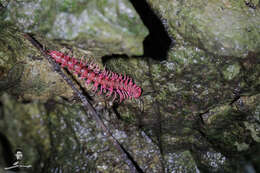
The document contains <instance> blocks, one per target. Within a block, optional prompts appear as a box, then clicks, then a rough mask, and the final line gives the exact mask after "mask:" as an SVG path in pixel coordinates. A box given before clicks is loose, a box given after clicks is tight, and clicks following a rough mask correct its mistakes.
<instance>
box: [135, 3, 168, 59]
mask: <svg viewBox="0 0 260 173" xmlns="http://www.w3.org/2000/svg"><path fill="white" fill-rule="evenodd" d="M130 2H131V3H132V5H133V6H134V8H135V10H136V11H137V13H138V14H139V16H140V18H141V20H142V21H143V24H144V25H145V26H146V27H147V29H148V30H149V35H148V36H147V37H146V38H145V40H144V41H143V47H144V55H143V56H145V57H151V58H153V59H154V60H158V61H162V60H166V58H167V53H168V50H169V49H170V47H171V44H172V40H171V38H170V37H169V35H168V33H167V31H166V28H165V26H164V25H163V23H162V20H161V19H160V18H159V17H158V16H157V15H156V14H155V13H154V11H153V10H152V9H151V8H150V6H149V4H148V3H147V2H146V0H130Z"/></svg>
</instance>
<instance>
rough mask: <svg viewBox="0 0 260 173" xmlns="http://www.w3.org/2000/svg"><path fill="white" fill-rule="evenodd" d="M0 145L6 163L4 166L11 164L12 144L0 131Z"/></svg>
mask: <svg viewBox="0 0 260 173" xmlns="http://www.w3.org/2000/svg"><path fill="white" fill-rule="evenodd" d="M0 145H1V146H0V147H2V152H3V153H2V156H3V159H4V161H5V163H6V166H10V165H12V162H13V152H12V146H11V143H10V142H9V140H8V138H7V137H6V136H5V135H4V134H2V133H1V132H0ZM0 154H1V153H0Z"/></svg>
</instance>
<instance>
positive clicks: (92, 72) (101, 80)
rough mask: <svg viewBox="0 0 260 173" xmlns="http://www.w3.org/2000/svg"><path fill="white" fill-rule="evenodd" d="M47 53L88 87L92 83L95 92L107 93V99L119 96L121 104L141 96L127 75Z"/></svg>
mask: <svg viewBox="0 0 260 173" xmlns="http://www.w3.org/2000/svg"><path fill="white" fill-rule="evenodd" d="M47 52H48V54H49V55H50V56H51V57H52V58H53V59H54V60H55V61H56V63H59V64H60V65H61V67H63V68H67V69H68V70H69V71H70V72H72V73H75V74H77V75H78V76H79V77H80V79H82V80H85V84H86V85H89V84H90V83H92V84H93V91H94V92H97V91H98V90H100V91H99V92H98V94H101V93H107V94H106V96H107V97H109V96H112V95H113V94H114V97H113V101H114V100H115V99H116V98H117V97H118V96H119V99H120V102H122V101H123V100H124V99H132V98H136V99H137V98H139V97H140V96H141V93H142V89H141V88H140V87H139V86H137V85H136V84H134V83H133V80H132V78H130V77H128V76H126V75H122V74H117V73H114V72H112V71H109V70H106V69H104V70H101V69H100V68H99V67H98V65H97V64H95V63H93V62H83V61H82V60H81V61H79V60H78V59H76V58H74V57H70V56H68V55H65V54H63V53H62V52H59V51H54V50H48V51H47Z"/></svg>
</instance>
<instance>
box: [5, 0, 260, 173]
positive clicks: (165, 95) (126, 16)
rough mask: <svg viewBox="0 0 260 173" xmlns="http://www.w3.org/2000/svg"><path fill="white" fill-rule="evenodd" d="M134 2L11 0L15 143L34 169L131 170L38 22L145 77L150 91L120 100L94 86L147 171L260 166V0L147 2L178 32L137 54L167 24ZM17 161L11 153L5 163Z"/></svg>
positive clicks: (9, 78)
mask: <svg viewBox="0 0 260 173" xmlns="http://www.w3.org/2000/svg"><path fill="white" fill-rule="evenodd" d="M130 2H132V3H133V1H129V2H128V1H124V0H119V1H116V0H109V1H94V0H93V1H88V2H87V3H86V2H85V1H80V0H78V1H73V3H72V2H70V1H65V0H64V1H28V2H27V1H26V2H19V3H14V2H12V3H10V4H9V6H8V8H7V9H5V10H4V11H0V12H1V19H4V20H1V22H0V28H1V30H0V93H1V97H0V119H1V122H0V137H1V136H5V138H7V139H8V141H9V143H10V144H9V145H7V146H5V148H9V150H10V151H14V149H15V148H17V147H21V148H23V149H24V154H25V159H26V162H27V163H31V164H33V169H32V170H30V171H31V172H33V171H34V172H35V170H39V169H42V170H43V172H57V171H62V170H68V171H69V172H129V168H128V167H127V165H126V164H124V161H123V160H122V158H121V157H120V155H119V154H118V151H117V150H116V149H115V148H114V147H113V145H112V144H111V143H110V141H109V140H107V138H104V136H103V134H102V131H101V130H100V128H99V127H97V126H96V124H95V121H94V120H93V119H92V118H91V117H90V115H87V116H86V115H84V112H83V111H82V108H81V105H80V103H79V101H78V100H77V98H75V96H74V94H73V92H72V90H71V89H70V88H69V86H67V85H66V84H65V83H64V81H63V80H62V79H61V78H60V77H59V76H58V75H57V74H56V73H55V72H53V70H52V69H51V67H50V65H49V64H48V62H47V61H46V60H45V59H44V58H43V56H42V55H41V54H40V53H39V52H38V51H37V50H36V49H35V48H34V47H33V46H32V45H31V44H30V43H29V42H28V41H27V40H25V39H24V37H23V32H25V31H26V32H33V33H35V34H36V38H37V40H39V41H40V42H41V43H42V44H43V45H46V46H47V48H49V49H54V50H61V49H62V47H64V45H65V47H66V50H71V51H72V52H73V54H74V55H75V56H76V57H78V58H80V57H81V56H85V57H91V58H92V59H93V60H94V61H95V62H96V63H98V64H99V65H100V66H101V67H104V66H106V67H108V68H109V69H111V70H113V71H115V72H118V73H126V74H128V75H130V76H131V77H132V78H133V79H134V80H135V82H136V83H137V84H138V85H140V86H141V87H142V96H141V98H140V99H138V100H126V101H124V102H123V103H122V104H114V105H113V106H112V107H111V103H110V102H109V100H107V99H105V98H104V97H103V96H102V95H101V96H97V95H94V93H93V92H91V90H89V88H85V91H86V92H87V93H88V94H89V95H90V96H91V98H92V103H93V105H94V107H95V109H96V110H97V111H98V112H99V113H100V114H101V115H102V118H103V119H104V120H105V123H106V124H107V125H108V126H109V127H110V128H111V130H112V132H113V134H114V136H115V137H116V138H117V139H119V141H120V142H121V143H122V144H123V145H124V146H125V147H126V149H127V150H128V151H129V152H130V154H131V155H132V156H133V158H134V159H135V160H136V161H137V163H138V164H139V166H140V167H141V168H142V169H143V171H144V172H234V171H235V172H245V171H248V170H254V171H255V172H258V171H260V167H259V165H260V164H259V163H260V160H259V157H258V156H259V155H260V113H259V112H260V102H259V100H260V93H259V91H260V77H259V76H260V74H259V73H260V53H259V50H260V49H259V48H260V33H259V31H260V28H259V26H260V24H259V22H260V7H259V1H250V3H249V2H248V1H243V0H240V1H226V0H217V1H209V0H207V1H196V3H195V2H194V1H191V0H186V1H175V0H170V1H167V0H160V1H159V0H147V3H148V4H146V3H140V4H141V5H149V6H150V7H151V8H149V9H150V10H151V11H152V12H154V13H155V14H156V15H157V16H158V20H159V21H161V22H162V25H163V26H164V27H165V31H167V33H168V34H169V38H171V39H172V40H173V41H174V44H173V46H172V47H171V48H170V49H169V50H168V51H167V52H164V53H162V54H155V55H153V56H151V57H150V56H132V55H141V54H142V51H143V47H142V45H143V44H145V43H142V42H143V40H147V38H149V39H152V38H154V37H151V35H152V34H155V33H157V32H158V35H160V33H159V30H156V28H157V27H156V26H154V27H151V26H152V25H146V26H147V27H149V28H147V29H146V28H145V27H144V26H143V25H142V21H140V19H139V17H138V15H137V13H136V12H135V11H134V8H133V7H132V5H131V3H130ZM138 2H144V1H138ZM140 4H139V5H140ZM135 5H136V4H135ZM137 5H138V4H137ZM28 7H30V8H28ZM135 7H136V6H135ZM141 7H142V6H141ZM147 7H148V6H143V8H145V9H146V8H147ZM18 8H19V10H18ZM142 15H145V14H140V16H142ZM43 18H44V19H45V20H43ZM142 19H143V20H145V18H142ZM14 23H16V25H14ZM143 23H145V24H147V22H145V21H143ZM147 30H149V35H148V36H147V37H146V38H145V36H146V35H147ZM72 31H73V32H72ZM53 39H55V41H53ZM152 41H153V40H152ZM162 41H163V40H162ZM144 42H145V41H144ZM165 42H168V40H165ZM158 47H159V48H160V44H158ZM146 51H149V50H146ZM150 51H151V52H153V50H150ZM162 51H165V49H164V48H162ZM166 53H167V57H166V58H162V57H156V56H157V55H163V54H166ZM111 54H113V55H111ZM145 55H151V54H149V52H148V53H145ZM74 77H75V78H76V79H77V76H74ZM79 83H80V84H81V85H84V84H83V83H82V82H80V81H79ZM17 100H18V101H17ZM3 139H4V138H2V137H1V138H0V141H1V143H2V144H3ZM3 149H4V147H2V148H1V147H0V152H1V151H2V152H3ZM6 151H8V150H6ZM8 154H9V155H10V154H11V153H10V152H9V153H8ZM8 154H6V155H8ZM6 162H7V159H6V158H3V159H2V158H1V159H0V166H1V167H5V166H6Z"/></svg>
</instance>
